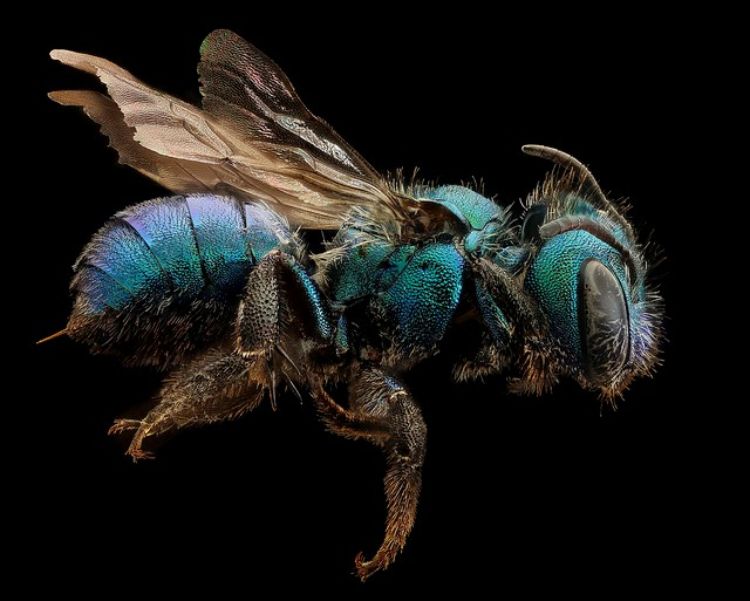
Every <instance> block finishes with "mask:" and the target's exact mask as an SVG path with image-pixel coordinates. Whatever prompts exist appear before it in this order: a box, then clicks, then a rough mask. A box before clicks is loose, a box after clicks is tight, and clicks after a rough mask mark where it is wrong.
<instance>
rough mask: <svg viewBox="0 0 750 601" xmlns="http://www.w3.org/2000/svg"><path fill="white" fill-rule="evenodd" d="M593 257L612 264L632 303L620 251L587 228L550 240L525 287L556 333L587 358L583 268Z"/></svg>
mask: <svg viewBox="0 0 750 601" xmlns="http://www.w3.org/2000/svg"><path fill="white" fill-rule="evenodd" d="M589 259H595V260H597V261H599V262H600V263H602V264H603V265H605V266H606V267H608V268H609V269H610V270H611V271H612V273H614V274H615V276H616V277H617V279H618V280H619V281H620V285H621V286H622V288H623V291H624V293H625V298H626V301H627V303H628V305H629V306H630V305H631V298H630V292H629V290H630V286H629V285H628V281H627V275H626V273H625V268H624V266H623V263H622V259H621V257H620V254H619V253H618V252H617V251H616V250H615V249H613V248H612V247H611V246H609V245H608V244H606V243H605V242H603V241H602V240H600V239H599V238H597V237H596V236H594V235H592V234H590V233H589V232H586V231H583V230H573V231H569V232H565V233H563V234H560V235H558V236H555V237H554V238H552V239H551V240H548V241H547V242H546V243H544V245H543V246H542V247H541V249H540V250H539V253H538V255H537V256H536V258H535V260H534V261H533V263H532V264H531V266H530V268H529V271H528V273H527V275H526V282H525V287H526V289H527V290H528V291H529V292H530V293H531V294H532V296H533V297H534V298H536V299H537V300H538V301H539V304H540V307H541V308H542V310H543V311H544V313H545V314H546V315H547V316H548V318H549V323H550V326H551V328H552V330H553V332H554V333H555V335H556V336H557V337H558V338H559V339H560V340H562V341H563V342H564V343H565V346H566V348H569V349H574V350H575V351H576V354H577V356H578V359H579V360H581V359H582V358H583V356H582V353H583V347H582V344H581V332H580V323H579V306H578V305H579V292H580V291H579V277H578V274H579V271H580V269H581V266H582V265H584V264H585V263H586V261H587V260H589Z"/></svg>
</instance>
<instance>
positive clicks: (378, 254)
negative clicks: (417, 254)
mask: <svg viewBox="0 0 750 601" xmlns="http://www.w3.org/2000/svg"><path fill="white" fill-rule="evenodd" d="M392 252H393V246H391V245H389V244H386V243H381V242H373V243H370V244H362V245H359V246H354V247H352V248H349V249H348V250H347V252H346V254H345V255H344V256H343V257H342V258H341V259H340V260H339V261H338V262H337V263H336V264H335V266H334V269H333V270H332V275H331V277H332V280H333V285H332V287H331V296H332V297H333V300H334V301H336V302H337V303H343V304H347V303H351V302H352V301H354V300H356V299H358V298H362V297H365V296H368V295H369V294H371V293H372V291H373V289H374V288H375V285H376V282H377V279H378V277H379V275H380V274H381V272H382V269H383V266H382V263H383V261H384V260H385V259H386V257H388V256H389V255H390V254H391V253H392Z"/></svg>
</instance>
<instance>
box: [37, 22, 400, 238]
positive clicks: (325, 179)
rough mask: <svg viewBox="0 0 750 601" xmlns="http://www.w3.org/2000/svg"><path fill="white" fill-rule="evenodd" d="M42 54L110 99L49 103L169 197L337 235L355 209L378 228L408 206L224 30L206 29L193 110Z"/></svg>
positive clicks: (99, 63)
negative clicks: (250, 203)
mask: <svg viewBox="0 0 750 601" xmlns="http://www.w3.org/2000/svg"><path fill="white" fill-rule="evenodd" d="M51 56H52V58H54V59H55V60H59V61H60V62H62V63H64V64H66V65H69V66H72V67H75V68H77V69H81V70H82V71H86V72H87V73H91V74H93V75H96V76H97V77H98V78H99V79H100V80H101V81H102V83H104V85H105V86H106V88H107V92H108V93H109V97H110V98H111V99H110V98H107V97H106V96H104V95H102V94H98V93H96V92H91V91H59V92H52V93H51V94H50V97H51V98H52V99H53V100H55V101H56V102H59V103H60V104H65V105H74V106H80V107H82V108H83V109H84V111H85V112H86V114H87V115H88V116H89V117H90V118H91V119H92V120H93V121H95V122H97V123H98V124H99V125H100V126H101V129H102V132H103V133H104V134H105V135H107V136H108V137H109V140H110V144H111V145H112V146H113V147H114V148H115V149H116V150H117V151H118V152H119V154H120V161H121V162H122V163H124V164H127V165H130V166H132V167H134V168H135V169H137V170H138V171H140V172H141V173H143V174H145V175H147V176H148V177H151V178H152V179H154V180H156V181H157V182H159V183H160V184H162V185H164V186H165V187H166V188H168V189H170V190H172V191H174V192H182V193H189V192H195V191H207V190H219V191H222V192H225V193H231V194H234V195H236V196H239V197H246V198H253V199H260V200H264V201H266V202H267V203H268V204H269V205H270V206H271V207H272V208H274V209H275V210H277V211H278V212H280V213H281V214H283V215H284V216H285V217H286V218H287V219H288V220H289V221H290V223H291V224H292V225H294V226H299V227H303V228H308V229H337V228H339V227H340V226H341V225H342V223H343V222H344V220H345V218H346V216H347V215H348V214H349V213H350V211H351V210H352V209H353V208H355V207H357V208H360V209H364V210H365V211H366V212H367V213H368V215H369V217H370V218H371V219H373V220H376V221H380V222H383V221H385V222H388V221H390V222H399V221H405V220H406V219H407V210H406V206H407V204H408V201H407V200H406V199H404V198H402V197H400V196H399V195H398V194H396V193H395V192H393V191H392V190H391V189H389V187H388V186H387V184H386V183H385V182H384V180H383V179H382V178H381V177H380V176H379V175H378V173H377V172H376V171H375V170H374V169H373V168H372V167H371V166H370V165H369V164H368V163H367V162H366V161H365V160H364V159H363V158H362V157H361V156H360V155H359V154H358V153H357V152H356V151H355V150H354V149H352V148H351V147H350V146H349V145H348V144H347V143H346V142H345V141H344V140H342V139H341V138H340V137H339V136H338V135H337V134H336V132H334V131H333V130H332V129H331V127H330V126H329V125H328V124H326V123H325V122H324V121H322V120H321V119H319V118H317V117H315V116H314V115H313V114H312V113H310V111H308V110H307V108H306V107H305V106H304V104H303V103H302V101H301V100H300V99H299V97H298V96H297V94H296V92H295V91H294V88H293V87H292V85H291V83H290V82H289V80H288V79H287V77H286V75H284V73H283V72H282V71H281V69H279V67H278V66H277V65H276V64H275V63H274V62H273V61H271V59H269V58H268V57H267V56H265V55H264V54H263V53H262V52H260V51H259V50H258V49H257V48H255V47H253V46H252V45H250V44H249V43H248V42H246V41H245V40H243V39H242V38H240V37H239V36H237V35H235V34H234V33H232V32H230V31H226V30H217V31H214V32H213V33H211V34H210V35H209V36H208V37H207V38H206V40H205V41H204V42H203V44H202V46H201V62H200V64H199V66H198V71H199V74H200V81H201V93H202V94H203V108H202V109H200V108H197V107H194V106H192V105H190V104H188V103H186V102H183V101H181V100H178V99H176V98H173V97H171V96H169V95H167V94H164V93H162V92H159V91H158V90H154V89H153V88H150V87H149V86H147V85H146V84H144V83H143V82H141V81H139V80H138V79H136V78H135V77H133V75H131V74H130V73H128V72H127V71H125V70H124V69H122V68H120V67H118V66H117V65H115V64H113V63H111V62H109V61H107V60H104V59H102V58H98V57H95V56H90V55H86V54H80V53H77V52H71V51H68V50H53V51H52V53H51Z"/></svg>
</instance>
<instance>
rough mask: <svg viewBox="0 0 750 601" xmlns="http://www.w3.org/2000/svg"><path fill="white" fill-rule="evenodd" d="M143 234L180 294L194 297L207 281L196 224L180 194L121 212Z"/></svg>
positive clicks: (122, 216) (123, 217)
mask: <svg viewBox="0 0 750 601" xmlns="http://www.w3.org/2000/svg"><path fill="white" fill-rule="evenodd" d="M120 217H121V218H122V219H124V220H125V221H127V222H128V223H129V224H130V225H131V226H132V227H133V229H134V230H136V231H137V232H138V233H139V234H140V236H141V237H142V238H143V240H144V242H145V243H146V245H147V246H148V247H149V248H150V249H151V252H152V253H153V254H154V255H155V256H156V259H157V260H158V261H159V263H160V264H161V266H162V268H163V269H164V271H165V272H166V273H167V274H168V275H169V276H170V277H171V279H172V282H173V283H174V288H175V290H176V291H178V292H179V293H180V294H183V295H185V296H186V297H189V298H195V297H196V296H197V295H198V294H199V293H200V292H201V290H203V287H204V286H205V284H206V282H205V280H204V279H203V273H202V268H201V258H200V255H199V254H198V247H197V246H196V243H195V235H194V233H193V224H192V220H191V218H190V213H189V211H188V208H187V205H186V204H185V201H184V199H183V198H181V197H177V198H164V199H158V200H156V201H152V202H147V203H143V204H141V205H138V206H137V207H133V208H131V209H130V210H128V211H124V212H123V213H121V214H120Z"/></svg>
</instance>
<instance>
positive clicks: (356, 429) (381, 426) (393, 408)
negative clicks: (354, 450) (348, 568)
mask: <svg viewBox="0 0 750 601" xmlns="http://www.w3.org/2000/svg"><path fill="white" fill-rule="evenodd" d="M323 395H324V393H323ZM323 395H321V393H320V391H319V392H318V394H316V395H315V396H316V401H317V402H318V410H319V411H320V412H321V414H322V415H323V416H324V421H325V422H326V425H327V426H328V428H329V429H330V430H331V431H333V432H334V433H337V434H340V435H342V436H345V437H347V438H361V439H364V440H368V441H370V442H371V443H373V444H376V445H377V446H379V447H381V448H382V449H383V451H384V453H385V457H386V463H387V468H386V474H385V497H386V503H387V506H388V515H387V517H386V524H385V536H384V538H383V542H382V543H381V545H380V548H379V549H378V550H377V551H376V552H375V554H374V555H373V556H372V558H371V559H365V558H364V554H363V553H359V554H358V555H357V557H356V558H355V566H356V569H357V574H358V575H359V577H360V578H361V579H362V580H363V581H364V580H366V579H367V578H369V577H370V576H371V575H372V574H374V573H375V572H377V571H379V570H383V569H385V568H387V567H388V566H389V565H390V564H391V563H392V562H393V560H394V559H395V558H396V555H398V553H399V551H401V549H403V547H404V545H405V544H406V539H407V537H408V536H409V533H410V532H411V529H412V527H413V526H414V518H415V516H416V513H417V503H418V501H419V492H420V490H421V487H422V463H423V462H424V455H425V442H426V438H427V427H426V426H425V423H424V420H423V419H422V413H421V411H420V410H419V407H418V406H417V404H416V403H415V402H414V399H412V398H411V396H410V395H409V393H408V392H407V391H406V390H405V389H404V387H403V385H401V384H400V383H399V382H398V381H397V380H396V379H394V378H392V377H391V376H389V375H387V374H385V373H384V372H383V371H381V370H379V369H365V370H363V371H362V372H361V373H360V374H359V376H358V377H357V378H356V379H355V380H354V382H353V384H352V386H351V388H350V391H349V395H350V396H349V399H350V405H351V409H350V410H346V409H341V410H339V409H337V408H336V406H334V405H332V404H331V400H330V397H328V398H325V397H327V395H325V396H323Z"/></svg>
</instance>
